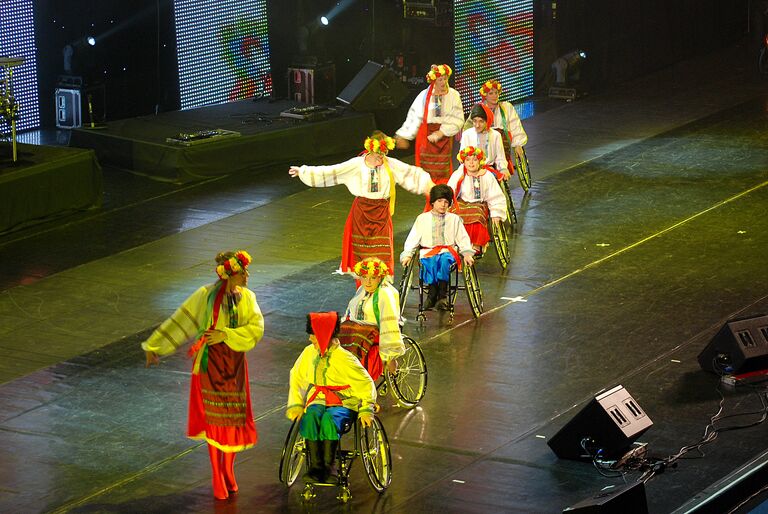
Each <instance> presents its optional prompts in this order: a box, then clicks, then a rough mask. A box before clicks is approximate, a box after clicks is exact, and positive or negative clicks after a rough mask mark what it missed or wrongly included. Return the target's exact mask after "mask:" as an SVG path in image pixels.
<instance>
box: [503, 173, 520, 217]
mask: <svg viewBox="0 0 768 514" xmlns="http://www.w3.org/2000/svg"><path fill="white" fill-rule="evenodd" d="M499 185H500V186H501V190H502V191H503V192H504V198H506V199H507V222H509V224H510V225H514V224H515V223H517V211H516V210H515V202H513V201H512V188H510V187H509V181H508V180H504V179H502V180H501V181H500V182H499Z"/></svg>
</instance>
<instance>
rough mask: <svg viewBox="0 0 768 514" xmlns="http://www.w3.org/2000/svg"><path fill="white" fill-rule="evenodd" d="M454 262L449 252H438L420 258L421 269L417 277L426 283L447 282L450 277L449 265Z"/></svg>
mask: <svg viewBox="0 0 768 514" xmlns="http://www.w3.org/2000/svg"><path fill="white" fill-rule="evenodd" d="M454 262H456V259H454V258H453V254H451V253H450V252H443V253H438V254H437V255H433V256H432V257H427V258H425V259H421V271H420V272H419V277H420V278H421V281H422V282H424V283H425V284H427V285H432V284H436V283H438V282H449V281H450V279H451V265H453V263H454Z"/></svg>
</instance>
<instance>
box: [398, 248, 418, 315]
mask: <svg viewBox="0 0 768 514" xmlns="http://www.w3.org/2000/svg"><path fill="white" fill-rule="evenodd" d="M415 259H418V256H417V253H416V252H414V253H413V254H412V255H411V262H409V263H408V265H407V266H405V267H403V276H402V277H400V286H399V287H398V291H399V292H400V315H401V316H402V315H403V312H405V302H406V300H407V299H408V292H409V291H410V290H411V283H412V282H413V267H414V266H415V264H414V262H415Z"/></svg>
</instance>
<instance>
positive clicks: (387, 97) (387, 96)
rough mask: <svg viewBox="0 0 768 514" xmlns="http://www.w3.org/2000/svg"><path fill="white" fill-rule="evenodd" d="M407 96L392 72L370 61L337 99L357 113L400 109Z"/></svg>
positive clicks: (403, 87) (406, 90) (405, 90)
mask: <svg viewBox="0 0 768 514" xmlns="http://www.w3.org/2000/svg"><path fill="white" fill-rule="evenodd" d="M407 95H408V88H406V87H405V84H403V83H402V82H400V79H398V77H397V75H395V73H394V72H393V71H392V70H390V69H389V68H385V67H384V66H382V65H381V64H377V63H375V62H373V61H368V62H367V63H366V64H365V66H363V69H361V70H360V71H359V72H358V73H357V75H355V78H353V79H352V81H351V82H350V83H349V84H347V87H345V88H344V90H343V91H342V92H341V93H339V96H337V97H336V99H337V100H338V101H340V102H341V103H344V104H346V105H349V106H350V107H352V108H353V109H354V110H356V111H375V110H382V109H393V108H395V107H399V106H400V104H401V103H402V102H403V99H404V98H405V97H406V96H407Z"/></svg>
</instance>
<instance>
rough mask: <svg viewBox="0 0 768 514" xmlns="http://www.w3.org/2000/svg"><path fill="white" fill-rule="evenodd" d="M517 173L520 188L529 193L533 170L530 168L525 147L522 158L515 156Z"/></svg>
mask: <svg viewBox="0 0 768 514" xmlns="http://www.w3.org/2000/svg"><path fill="white" fill-rule="evenodd" d="M515 173H517V178H518V180H520V187H522V188H523V191H525V192H526V193H527V192H528V190H529V189H530V188H531V169H530V167H529V166H528V155H527V154H526V153H525V147H523V156H522V158H521V157H519V156H518V155H517V154H515Z"/></svg>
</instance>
